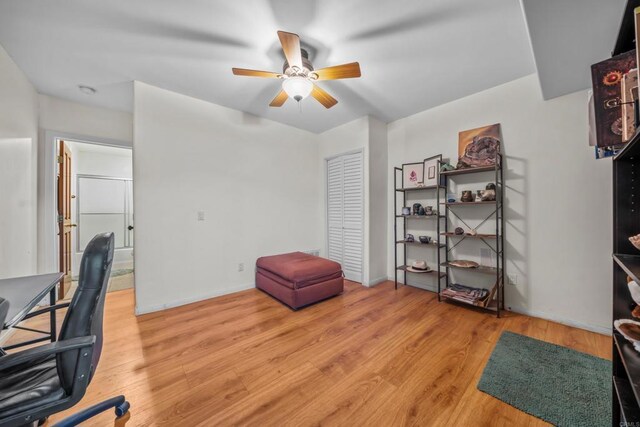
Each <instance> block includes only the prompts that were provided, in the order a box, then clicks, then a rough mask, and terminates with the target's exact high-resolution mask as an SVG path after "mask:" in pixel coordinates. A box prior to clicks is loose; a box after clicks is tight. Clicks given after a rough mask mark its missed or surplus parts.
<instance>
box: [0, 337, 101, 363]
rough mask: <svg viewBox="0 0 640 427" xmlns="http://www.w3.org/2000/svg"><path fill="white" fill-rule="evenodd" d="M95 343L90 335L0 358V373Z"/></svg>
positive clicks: (91, 345)
mask: <svg viewBox="0 0 640 427" xmlns="http://www.w3.org/2000/svg"><path fill="white" fill-rule="evenodd" d="M95 342H96V337H95V335H91V336H87V337H78V338H71V339H68V340H62V341H56V342H52V343H50V344H45V345H41V346H39V347H34V348H30V349H28V350H24V351H21V352H19V353H12V354H8V355H6V356H2V357H0V371H3V370H5V369H8V368H12V367H14V366H16V365H21V364H23V363H28V362H31V361H34V360H42V359H43V358H46V357H49V356H53V355H55V354H58V353H64V352H65V351H71V350H78V349H81V348H87V347H93V345H94V344H95Z"/></svg>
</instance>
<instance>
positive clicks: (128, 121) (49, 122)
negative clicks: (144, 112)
mask: <svg viewBox="0 0 640 427" xmlns="http://www.w3.org/2000/svg"><path fill="white" fill-rule="evenodd" d="M39 103H40V128H41V129H46V130H49V131H59V132H64V133H71V134H75V135H85V136H88V137H93V138H98V139H113V140H116V141H126V142H129V143H131V142H132V141H133V114H131V113H129V112H126V111H116V110H109V109H106V108H98V107H92V106H88V105H82V104H78V103H77V102H73V101H67V100H64V99H60V98H56V97H53V96H47V95H40V96H39Z"/></svg>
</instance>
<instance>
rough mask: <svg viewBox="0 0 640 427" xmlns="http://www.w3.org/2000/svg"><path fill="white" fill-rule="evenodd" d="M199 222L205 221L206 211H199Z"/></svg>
mask: <svg viewBox="0 0 640 427" xmlns="http://www.w3.org/2000/svg"><path fill="white" fill-rule="evenodd" d="M198 221H204V211H198Z"/></svg>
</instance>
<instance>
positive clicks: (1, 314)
mask: <svg viewBox="0 0 640 427" xmlns="http://www.w3.org/2000/svg"><path fill="white" fill-rule="evenodd" d="M8 312H9V301H7V300H6V299H4V298H2V297H0V333H1V332H2V328H3V326H4V321H5V320H6V319H7V313H8Z"/></svg>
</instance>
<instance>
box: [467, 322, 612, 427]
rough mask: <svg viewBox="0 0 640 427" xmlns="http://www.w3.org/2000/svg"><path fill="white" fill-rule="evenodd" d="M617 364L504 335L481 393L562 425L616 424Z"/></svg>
mask: <svg viewBox="0 0 640 427" xmlns="http://www.w3.org/2000/svg"><path fill="white" fill-rule="evenodd" d="M611 375H612V374H611V362H610V361H608V360H604V359H600V358H599V357H594V356H590V355H588V354H585V353H580V352H578V351H575V350H571V349H569V348H566V347H561V346H559V345H555V344H550V343H547V342H544V341H540V340H536V339H533V338H529V337H525V336H524V335H519V334H515V333H513V332H504V333H503V334H502V336H501V337H500V340H499V341H498V343H497V344H496V347H495V348H494V349H493V353H492V354H491V357H490V358H489V361H488V362H487V365H486V366H485V368H484V372H483V373H482V378H480V382H479V383H478V389H479V390H481V391H483V392H485V393H487V394H490V395H491V396H494V397H496V398H498V399H500V400H502V401H503V402H505V403H508V404H509V405H511V406H514V407H516V408H518V409H520V410H521V411H524V412H526V413H528V414H531V415H533V416H535V417H538V418H541V419H543V420H545V421H547V422H550V423H552V424H555V425H557V426H572V427H573V426H584V427H591V426H595V427H600V426H610V425H611Z"/></svg>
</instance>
